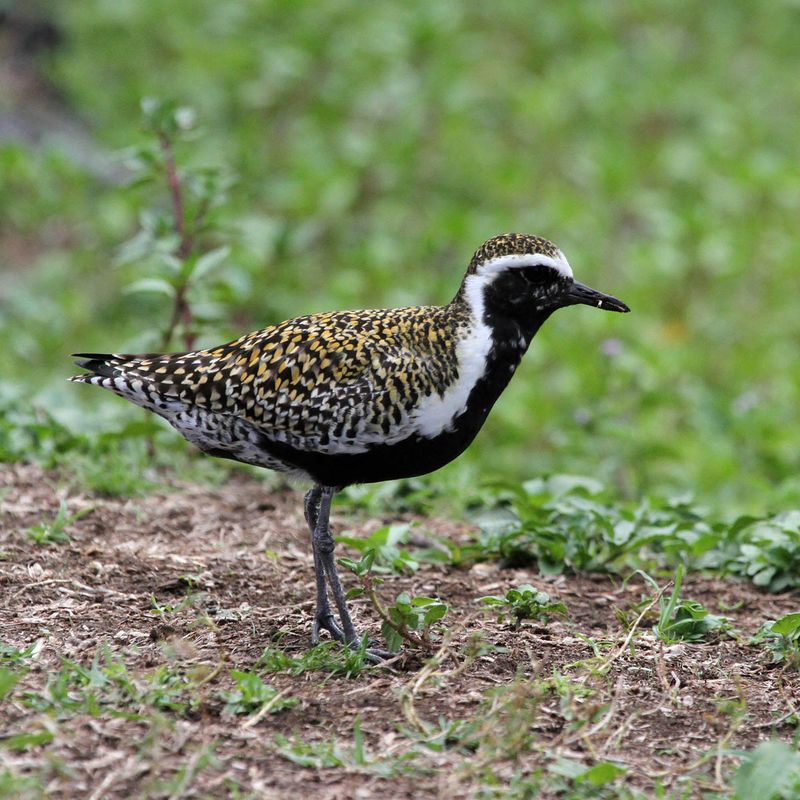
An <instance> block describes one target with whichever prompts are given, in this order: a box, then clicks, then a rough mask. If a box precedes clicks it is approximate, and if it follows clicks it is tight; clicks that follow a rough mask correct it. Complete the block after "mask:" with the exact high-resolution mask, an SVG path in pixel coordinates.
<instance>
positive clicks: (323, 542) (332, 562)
mask: <svg viewBox="0 0 800 800" xmlns="http://www.w3.org/2000/svg"><path fill="white" fill-rule="evenodd" d="M315 488H316V489H318V490H319V492H320V494H321V497H320V503H319V509H318V512H317V519H316V525H315V526H314V532H313V534H312V539H313V545H314V562H315V564H316V561H317V559H319V561H320V563H321V564H322V567H323V569H324V571H325V578H327V580H328V584H329V585H330V587H331V592H333V600H334V602H335V603H336V608H337V609H338V611H339V619H340V620H341V621H342V629H343V630H342V631H341V633H343V634H344V641H345V642H347V644H348V645H350V646H351V647H355V646H358V635H357V634H356V629H355V627H354V626H353V620H352V619H351V618H350V612H349V611H348V610H347V600H346V599H345V596H344V590H343V589H342V584H341V581H340V580H339V574H338V573H337V571H336V559H335V558H334V557H333V549H334V547H335V542H334V541H333V535H332V534H331V529H330V525H329V523H328V520H329V518H330V514H331V500H332V498H333V494H334V492H335V491H336V490H335V489H333V488H332V487H330V486H325V487H315ZM311 491H312V492H313V491H314V489H312V490H311ZM319 586H320V583H319V578H317V593H318V597H317V603H319ZM322 592H323V595H324V594H325V587H324V582H323V589H322ZM327 602H328V598H327V596H325V605H326V606H327ZM317 614H318V615H319V605H318V606H317ZM328 614H329V615H330V609H328ZM317 622H319V623H320V624H322V623H321V621H320V619H319V616H317ZM328 630H330V628H329V629H328Z"/></svg>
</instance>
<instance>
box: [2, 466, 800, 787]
mask: <svg viewBox="0 0 800 800" xmlns="http://www.w3.org/2000/svg"><path fill="white" fill-rule="evenodd" d="M61 500H65V501H66V502H67V504H68V508H69V511H70V513H73V512H76V511H78V510H80V509H84V508H91V509H92V511H91V512H90V513H89V514H87V515H86V516H84V517H82V518H81V519H80V520H78V521H76V522H74V523H73V524H72V525H70V527H69V528H68V531H67V532H68V534H69V537H70V539H69V541H68V542H57V543H54V544H50V545H47V546H39V545H35V544H34V543H33V542H32V541H31V540H30V538H28V537H27V536H26V535H25V531H26V530H28V529H29V528H30V527H31V526H32V525H35V524H37V523H40V522H46V521H52V519H53V518H54V517H55V515H56V513H57V511H58V507H59V502H60V501H61ZM0 503H2V514H0V551H1V554H2V555H1V559H2V560H0V596H1V598H2V599H1V600H0V631H2V642H3V645H4V646H5V647H9V646H14V647H18V648H24V647H27V646H29V645H31V644H33V643H35V642H39V645H38V646H37V647H38V652H37V655H36V657H35V658H33V659H31V660H30V662H29V664H28V668H29V671H28V672H27V674H26V675H25V676H24V678H23V679H22V681H21V682H20V684H19V685H18V686H17V688H16V690H15V691H14V693H13V694H12V695H10V699H9V698H7V699H6V701H5V702H4V704H3V705H2V706H0V739H3V738H6V737H10V736H14V735H16V734H19V733H24V732H30V731H31V730H40V729H43V730H47V731H51V732H52V733H53V734H54V736H53V738H52V741H51V742H49V743H47V744H43V745H40V746H31V747H29V748H27V749H24V750H21V751H15V750H8V749H4V748H2V747H0V769H2V768H3V767H7V768H11V769H12V771H13V772H15V773H16V774H23V775H24V774H32V775H38V776H39V778H40V779H42V776H44V778H43V779H44V780H45V781H46V784H47V786H46V790H47V795H48V796H49V797H56V798H59V797H64V798H67V797H70V798H71V797H94V798H101V797H102V798H128V797H133V796H148V797H149V796H154V797H160V796H164V797H170V796H172V797H228V796H232V795H233V794H234V787H237V788H236V791H238V792H240V795H238V796H257V797H295V796H299V795H300V794H301V793H305V794H307V795H309V796H313V797H315V798H339V797H342V798H343V797H363V798H367V797H387V798H388V797H391V798H405V797H407V798H427V797H452V796H472V795H474V794H475V793H476V792H477V787H478V786H479V785H480V781H481V780H485V775H486V769H488V770H490V772H491V774H492V775H493V776H494V777H493V780H496V781H498V782H499V784H500V785H502V784H503V783H504V782H506V781H508V780H510V779H511V777H512V775H513V774H514V773H517V774H520V773H522V774H525V773H526V772H532V771H533V770H535V769H536V768H537V767H541V766H542V765H543V764H546V763H549V762H548V760H549V759H551V757H553V756H555V755H558V756H560V757H564V758H570V759H577V760H579V761H584V762H585V763H593V762H595V761H597V760H611V761H614V762H616V763H618V764H620V765H623V766H624V767H625V768H626V769H627V770H628V780H629V781H630V782H631V784H632V785H636V786H638V787H639V788H640V789H642V790H643V791H645V792H647V791H648V790H652V787H653V786H654V785H655V784H656V783H658V782H661V783H664V784H665V785H667V786H672V785H674V784H676V783H680V781H681V779H682V776H684V775H687V774H689V773H697V772H698V770H699V771H700V773H702V781H701V782H700V783H698V786H703V787H705V788H708V787H711V788H714V787H715V786H716V787H717V788H718V787H719V786H720V780H721V779H722V777H723V768H724V771H726V772H727V770H728V768H729V767H730V766H731V764H730V762H729V761H727V760H726V761H725V763H724V764H723V755H722V754H723V751H724V752H727V750H728V749H729V748H749V747H752V746H753V745H755V744H756V743H757V742H758V741H759V740H760V739H766V738H769V737H770V736H778V737H781V738H785V739H789V738H790V735H791V732H792V730H793V729H794V725H795V724H796V716H797V714H794V716H793V714H792V711H793V709H797V706H798V704H799V703H800V678H799V676H798V673H797V672H796V671H791V670H788V669H781V668H779V667H775V666H772V665H770V664H768V663H767V659H766V654H765V650H764V649H763V648H762V647H758V646H754V645H749V644H748V637H749V636H750V635H752V634H753V633H755V631H756V630H757V629H758V628H759V626H760V625H761V624H762V623H763V622H764V621H765V620H767V619H775V618H777V617H778V616H781V615H783V614H786V613H788V612H791V611H796V610H798V606H800V602H798V599H799V598H798V594H797V593H785V594H779V595H768V594H763V593H760V592H759V591H757V590H756V589H755V588H753V587H752V586H750V585H747V584H743V583H738V582H733V581H722V580H718V579H714V578H706V577H700V576H689V577H687V579H686V581H685V583H684V587H683V590H682V593H681V594H682V596H684V597H690V598H691V599H694V600H699V601H701V602H702V603H703V604H704V605H706V607H707V608H709V610H710V611H712V612H716V613H723V614H724V615H725V616H727V617H729V618H730V619H731V621H732V623H733V625H734V626H735V628H736V630H737V631H739V632H740V638H738V639H733V638H722V639H719V640H716V641H713V642H711V643H703V644H680V645H674V646H671V647H667V646H664V645H663V644H661V643H659V642H658V641H657V640H656V639H655V637H654V636H653V635H652V633H650V628H651V626H652V620H650V621H648V620H645V621H644V622H643V623H642V625H641V627H640V628H639V630H638V631H637V632H636V635H635V636H634V637H633V641H632V643H630V644H629V645H627V646H626V642H625V639H626V634H627V631H626V629H625V628H624V626H623V625H622V624H621V622H620V620H619V619H618V616H617V613H616V611H617V610H627V612H626V613H627V617H628V619H630V620H632V619H635V617H636V612H635V610H634V606H635V605H636V604H637V603H639V602H640V601H641V600H642V598H643V597H644V596H645V595H646V594H647V593H648V592H649V589H648V588H647V587H645V586H644V585H643V583H642V582H641V581H638V582H637V581H636V580H631V581H629V582H628V583H627V585H622V584H621V583H620V582H619V581H618V580H617V581H615V580H612V579H611V578H609V577H607V576H602V575H579V576H557V577H552V576H551V577H542V576H539V575H538V574H535V573H532V572H530V571H526V570H520V569H514V570H503V569H501V568H500V567H499V566H498V565H496V564H475V565H472V566H471V567H469V568H465V569H454V568H450V567H444V566H431V565H423V566H422V568H421V569H420V570H419V571H418V572H417V573H416V574H414V575H411V576H387V577H386V580H385V583H384V584H383V585H382V586H381V587H380V590H379V591H380V595H381V596H382V598H383V599H384V601H385V602H391V601H392V600H393V599H394V598H395V597H396V595H397V594H398V593H399V592H401V591H408V592H410V593H412V594H416V595H429V596H430V595H436V596H439V597H441V598H442V599H444V600H445V601H446V602H447V603H448V604H449V606H450V612H449V614H448V616H447V619H446V623H447V629H448V632H449V637H450V638H449V643H448V645H447V653H446V655H445V657H444V658H443V660H442V663H441V664H440V665H439V666H438V667H437V668H435V669H434V668H433V667H423V663H424V659H422V658H421V657H420V656H418V655H414V654H407V655H405V656H402V657H401V658H400V659H398V661H397V662H396V663H394V664H393V665H392V666H391V668H390V669H381V668H376V669H371V670H369V671H367V672H364V673H362V674H361V675H360V676H358V677H357V678H353V679H347V678H344V677H341V676H332V675H328V674H325V673H320V672H305V673H303V674H301V675H299V676H292V675H289V674H285V673H280V674H272V675H264V676H263V677H264V681H265V682H266V683H268V684H270V685H272V686H274V687H275V688H276V689H278V690H279V691H281V692H285V693H286V694H285V696H287V697H292V698H295V699H297V701H298V703H297V704H296V705H295V706H294V707H292V708H289V709H286V710H283V711H280V712H279V713H276V714H264V715H263V716H262V717H261V718H260V719H258V720H256V721H255V722H253V720H252V718H250V717H247V716H236V715H232V714H230V713H228V712H225V711H224V705H225V704H224V701H223V700H222V699H220V697H219V691H220V690H227V691H229V690H231V689H232V688H233V681H232V679H231V677H230V670H231V669H234V670H242V671H250V670H254V669H256V662H257V661H258V659H259V657H260V656H261V655H262V653H263V652H264V648H265V646H267V645H273V646H274V645H276V644H277V645H278V646H279V647H280V648H281V649H282V650H284V651H286V652H288V653H290V654H293V655H296V656H299V655H301V654H302V653H303V652H304V651H305V649H306V648H307V644H308V635H309V630H310V623H311V617H312V613H313V601H314V581H313V569H312V559H311V554H310V548H309V546H308V533H307V530H306V526H305V522H304V520H303V514H302V495H301V494H300V493H299V492H296V491H290V490H286V491H280V492H274V491H269V490H268V489H267V488H266V487H265V486H264V484H262V483H259V482H258V481H256V480H254V479H251V478H248V477H243V476H241V475H236V476H234V477H233V478H232V479H231V480H230V481H229V482H228V483H227V484H226V485H225V486H224V487H222V488H221V489H219V490H210V489H208V488H206V487H197V486H173V487H167V488H165V490H164V491H163V492H161V493H156V494H153V495H150V496H147V497H141V498H134V499H113V498H103V497H97V496H90V495H87V494H84V493H81V492H76V491H74V490H72V489H70V488H69V487H68V482H67V481H64V480H62V479H61V478H60V477H59V476H57V475H54V474H52V473H44V472H42V471H41V470H39V469H38V468H36V467H33V466H29V465H0ZM386 521H390V520H375V519H364V518H363V517H361V518H359V517H358V516H357V515H352V514H349V513H348V512H347V509H345V508H344V507H342V506H337V507H336V508H335V509H334V514H333V522H334V526H335V528H336V529H337V530H340V531H341V530H343V529H344V528H349V529H350V530H353V531H354V532H355V533H356V534H366V533H367V532H369V531H372V530H374V529H375V528H376V527H377V526H378V525H380V524H384V523H385V522H386ZM420 530H423V531H426V532H428V533H430V534H433V535H436V536H447V537H450V538H467V537H468V536H469V534H470V529H469V528H468V526H466V525H464V524H459V523H454V522H450V521H447V520H420ZM344 552H346V551H345V549H344V548H342V553H344ZM350 555H354V554H352V553H351V554H350ZM343 577H344V580H345V583H346V585H348V586H352V585H353V584H354V581H355V579H354V578H353V577H352V576H349V575H345V576H343ZM520 583H533V584H535V585H536V586H537V587H540V588H542V589H544V590H545V591H547V592H548V593H549V594H550V595H551V597H552V598H553V599H557V600H561V601H563V602H564V603H565V604H566V605H567V608H568V609H569V618H568V619H566V620H559V619H556V620H551V621H549V622H548V623H546V624H544V623H527V622H526V623H523V624H522V625H521V626H520V628H519V629H518V630H514V629H513V628H512V627H511V626H510V625H508V624H504V623H499V622H497V621H496V619H495V618H494V616H492V615H487V613H486V612H485V611H484V609H483V608H482V606H481V605H480V604H479V603H478V601H477V598H479V597H481V596H483V595H487V594H504V593H505V592H506V590H507V589H508V588H510V587H512V586H514V585H518V584H520ZM187 597H188V598H189V599H188V600H187ZM158 607H160V608H161V609H162V611H161V613H158V611H157V608H158ZM352 607H353V611H354V618H355V620H356V622H357V624H358V625H359V626H360V628H361V629H362V630H367V631H369V632H370V634H371V635H372V636H373V637H374V638H376V639H379V638H380V636H379V629H380V624H379V620H378V617H377V615H376V613H375V611H374V610H373V609H372V607H371V606H370V605H369V604H368V603H367V602H366V601H365V600H363V599H361V600H356V601H354V602H353V604H352ZM475 634H480V636H481V637H482V638H483V640H484V641H485V642H487V643H490V644H492V645H495V649H493V650H492V649H489V650H488V651H487V652H484V653H483V654H482V655H478V656H477V657H475V658H474V659H465V657H464V655H463V653H464V652H465V651H466V650H467V649H468V642H469V640H470V638H471V637H473V636H474V635H475ZM104 645H105V646H106V647H107V648H108V649H109V650H110V651H111V652H113V653H114V654H115V655H116V656H118V657H119V658H121V659H122V660H124V662H125V664H126V666H127V669H128V671H129V673H130V674H132V675H134V676H135V675H142V676H146V675H151V674H152V673H153V671H154V670H155V669H157V668H159V667H160V666H162V665H164V664H168V665H171V666H173V667H179V668H180V669H181V670H183V672H184V673H187V671H189V670H191V669H195V670H197V669H199V668H203V667H204V665H205V667H204V668H205V670H206V674H208V675H209V676H210V679H209V680H208V681H207V682H206V683H205V684H203V685H202V686H201V687H199V688H198V689H197V690H196V702H195V703H194V704H193V706H192V708H191V709H190V710H189V711H184V712H181V713H172V712H170V711H169V709H166V710H163V711H162V712H160V713H159V714H157V715H153V714H152V713H151V712H152V709H143V710H141V713H125V714H123V713H118V712H117V713H114V712H113V710H104V709H102V708H101V709H100V710H99V711H97V712H96V713H95V714H90V713H86V711H81V712H80V713H75V714H72V715H69V714H65V713H64V712H63V710H62V711H60V712H59V713H58V714H56V715H55V716H52V715H49V714H47V713H46V712H45V711H42V710H37V709H36V708H31V707H30V706H31V704H30V703H27V704H26V703H25V702H23V700H22V698H23V695H24V693H25V692H38V693H43V694H46V690H45V687H46V685H47V681H48V677H49V676H52V675H53V674H54V673H55V672H56V671H57V670H58V669H60V668H61V666H62V664H63V662H64V659H69V660H71V661H74V662H77V663H79V664H81V665H83V666H85V667H90V666H91V664H92V660H93V659H94V658H95V656H96V655H97V653H98V650H99V649H100V648H102V647H103V646H104ZM595 648H597V649H595ZM598 654H599V661H602V660H604V659H605V660H606V661H608V662H609V663H608V669H607V670H606V671H604V674H602V675H601V674H598V673H597V672H596V671H595V672H592V671H591V670H590V669H589V668H587V667H581V666H580V665H577V666H576V662H584V661H587V660H590V659H593V658H594V657H595V656H598ZM599 661H598V660H597V659H596V660H595V661H594V662H592V663H594V664H595V666H596V665H597V663H599ZM220 664H222V668H221V669H219V670H218V671H216V672H211V671H210V670H211V669H212V668H213V667H215V666H219V665H220ZM554 674H555V675H556V678H555V679H553V675H554ZM558 676H565V677H564V680H563V681H561V683H559V680H560V678H559V677H558ZM548 679H550V682H549V683H547V686H548V687H549V688H547V690H546V691H544V690H542V688H541V687H542V686H543V685H544V682H545V681H546V680H548ZM559 686H560V687H561V688H558V687H559ZM537 687H538V688H537ZM503 692H505V694H503ZM492 697H494V700H492V699H491V698H492ZM487 698H489V699H488V700H487ZM106 711H108V713H106ZM129 711H130V709H129ZM523 712H525V713H523ZM440 718H442V719H445V720H456V719H466V720H471V721H472V722H473V724H474V725H475V730H477V734H476V736H477V737H478V740H479V741H478V742H477V743H474V744H473V745H472V746H471V747H468V748H465V747H460V748H458V747H447V746H442V747H440V748H439V749H438V750H437V749H428V748H424V747H422V746H421V745H420V744H419V743H418V742H415V740H414V739H413V737H411V736H410V735H409V733H408V731H409V730H410V729H413V727H414V724H419V723H422V724H424V723H426V722H427V723H431V724H432V725H434V726H438V725H439V719H440ZM357 720H360V726H361V731H362V733H363V736H364V742H365V747H366V751H367V753H368V754H369V758H368V759H367V761H369V760H370V759H376V760H380V761H381V762H383V763H386V764H388V763H390V762H391V763H395V764H400V763H401V760H400V759H401V757H402V756H403V755H404V754H413V757H410V760H409V762H408V766H407V768H405V769H401V768H397V769H396V770H395V772H396V774H395V775H394V776H393V777H392V778H391V779H387V778H386V777H385V774H384V773H383V772H382V771H381V770H380V769H378V768H376V767H375V766H374V765H373V766H368V765H365V764H364V763H363V759H362V762H361V763H359V761H358V759H357V758H355V759H354V760H353V759H350V761H348V759H347V758H344V759H343V760H344V761H345V762H346V763H345V764H344V765H340V766H335V767H330V768H320V767H312V768H309V767H304V766H300V765H298V764H295V763H293V762H292V761H290V760H289V759H287V758H286V757H285V755H282V754H281V753H280V752H279V749H280V748H279V747H278V746H277V745H276V743H275V737H276V735H283V736H286V737H288V738H290V739H291V738H292V737H294V736H296V737H298V738H299V739H302V740H303V741H304V742H307V743H312V744H313V743H321V742H326V741H327V742H330V741H332V740H333V739H336V740H337V741H338V742H339V743H340V745H341V748H342V749H343V751H346V752H348V753H350V752H351V751H352V747H353V730H354V724H356V721H357ZM488 721H491V725H489V722H488ZM484 722H485V723H486V724H485V725H484V726H483V727H482V725H483V723H484ZM504 726H505V727H504ZM520 726H521V732H522V733H523V734H524V735H525V736H526V737H527V739H525V741H524V743H521V742H522V740H521V739H520V737H519V734H520ZM493 737H495V738H497V739H498V741H496V742H494V743H493V744H492V746H491V748H489V745H488V744H486V743H487V742H491V741H492V739H493ZM523 738H524V737H523ZM512 740H513V742H516V743H517V744H513V742H512ZM503 742H505V743H506V745H507V748H508V749H507V751H503V746H504V745H503ZM0 744H2V742H1V741H0ZM512 745H513V746H512ZM209 746H210V747H209ZM715 748H716V749H717V750H719V752H720V755H719V756H718V757H716V756H715V752H716V750H715ZM489 753H490V754H491V755H490V756H489V755H487V754H489ZM709 754H710V757H709ZM482 759H483V760H482ZM487 759H488V761H487ZM699 790H700V789H699V788H698V789H697V791H699Z"/></svg>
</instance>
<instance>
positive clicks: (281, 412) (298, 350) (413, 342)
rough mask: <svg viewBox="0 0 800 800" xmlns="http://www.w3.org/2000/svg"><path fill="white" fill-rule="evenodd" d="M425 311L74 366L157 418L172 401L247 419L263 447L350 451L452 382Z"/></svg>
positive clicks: (396, 428)
mask: <svg viewBox="0 0 800 800" xmlns="http://www.w3.org/2000/svg"><path fill="white" fill-rule="evenodd" d="M427 311H428V309H426V308H409V309H391V310H377V311H352V312H331V313H325V314H315V315H312V316H309V317H299V318H297V319H294V320H289V321H288V322H284V323H281V324H279V325H275V326H272V327H270V328H265V329H264V330H262V331H257V332H255V333H250V334H247V335H245V336H243V337H241V338H240V339H237V340H236V341H234V342H230V343H229V344H226V345H222V346H220V347H217V348H211V349H209V350H200V351H197V352H192V353H177V354H168V355H150V356H124V355H119V356H98V355H91V354H90V355H88V356H86V358H87V360H86V361H84V362H81V366H84V367H86V368H87V369H91V370H92V371H93V372H94V373H95V376H97V375H99V376H103V377H102V378H101V379H100V380H101V381H102V385H106V386H107V388H110V389H112V391H117V393H123V394H125V396H127V397H128V398H129V399H132V400H134V402H139V404H140V405H146V406H147V407H148V408H151V409H152V410H156V411H158V402H163V403H169V405H170V410H171V409H172V407H173V405H174V404H178V405H180V406H182V407H184V408H190V407H192V406H195V407H200V408H202V409H204V410H205V411H208V412H211V413H215V414H222V415H225V416H235V417H239V418H242V419H246V420H247V421H248V422H250V423H252V424H253V425H254V426H256V428H257V429H258V430H259V431H260V432H261V433H262V434H263V435H264V437H265V438H266V439H267V440H268V441H274V442H279V443H282V444H285V445H289V446H290V447H293V448H296V449H299V450H304V451H313V452H328V453H347V452H350V453H357V452H363V451H364V450H366V449H367V448H368V447H369V446H370V445H371V444H374V443H378V442H382V443H389V442H391V441H398V440H400V439H403V438H405V437H406V436H408V435H410V434H412V433H413V432H414V429H415V426H416V425H417V421H416V419H415V417H414V414H413V409H414V407H415V406H416V405H417V403H418V402H419V401H420V400H423V399H424V398H426V397H429V396H431V395H433V394H436V393H439V394H443V393H444V392H445V391H446V388H447V386H448V385H449V383H451V382H452V381H454V380H455V379H456V378H457V360H456V355H455V347H454V346H452V342H451V341H449V339H450V337H449V335H448V331H447V330H446V329H445V328H444V327H443V326H440V325H436V324H432V323H431V321H430V314H426V312H427ZM87 378H90V379H93V380H92V381H91V382H99V381H98V378H96V377H94V376H87ZM109 382H110V383H112V384H114V383H116V386H117V387H119V386H120V385H123V388H124V389H125V391H124V392H121V391H119V389H118V388H115V385H107V384H108V383H109ZM131 387H132V389H133V390H135V391H136V392H137V393H138V395H139V399H137V398H135V397H132V396H131V391H128V389H129V388H131ZM141 397H148V398H150V400H151V402H143V401H142V400H141ZM154 405H155V406H156V407H155V408H154V407H153V406H154Z"/></svg>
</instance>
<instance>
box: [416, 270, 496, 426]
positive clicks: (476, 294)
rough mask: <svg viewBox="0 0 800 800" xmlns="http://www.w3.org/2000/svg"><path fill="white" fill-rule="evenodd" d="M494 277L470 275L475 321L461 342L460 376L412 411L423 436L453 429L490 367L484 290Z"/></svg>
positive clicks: (468, 289)
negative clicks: (443, 390) (473, 391)
mask: <svg viewBox="0 0 800 800" xmlns="http://www.w3.org/2000/svg"><path fill="white" fill-rule="evenodd" d="M493 280H494V275H493V274H492V275H470V276H468V277H467V280H466V284H465V286H464V294H465V296H466V299H467V303H469V306H470V309H471V310H472V315H473V317H474V320H475V321H474V324H473V328H472V330H471V331H470V332H469V334H468V335H467V336H466V337H465V338H463V339H462V340H461V341H460V342H459V343H458V347H457V351H456V356H457V358H458V380H456V382H455V383H454V384H453V385H452V386H450V387H449V388H448V389H447V391H445V393H444V396H443V397H442V396H440V395H438V394H433V395H430V396H429V397H426V398H425V399H424V400H423V401H422V402H421V403H420V404H419V406H418V407H417V408H416V409H415V410H414V411H413V412H412V414H411V421H412V423H413V425H414V428H413V432H414V433H417V434H419V435H420V436H426V437H430V438H432V437H434V436H438V435H439V434H440V433H443V432H444V431H446V430H449V429H450V428H451V427H452V424H453V421H454V420H455V418H456V417H457V416H458V415H459V414H461V413H462V412H463V411H464V410H465V409H466V407H467V400H468V399H469V395H470V392H471V391H472V389H473V387H474V386H475V384H476V383H477V381H478V379H479V378H480V377H481V376H482V375H483V374H484V372H485V370H486V357H487V356H488V355H489V350H490V349H491V347H492V331H491V329H490V328H489V326H488V325H487V324H486V323H485V322H484V321H483V293H484V290H485V288H486V287H487V286H488V285H489V284H490V283H491V282H492V281H493Z"/></svg>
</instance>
